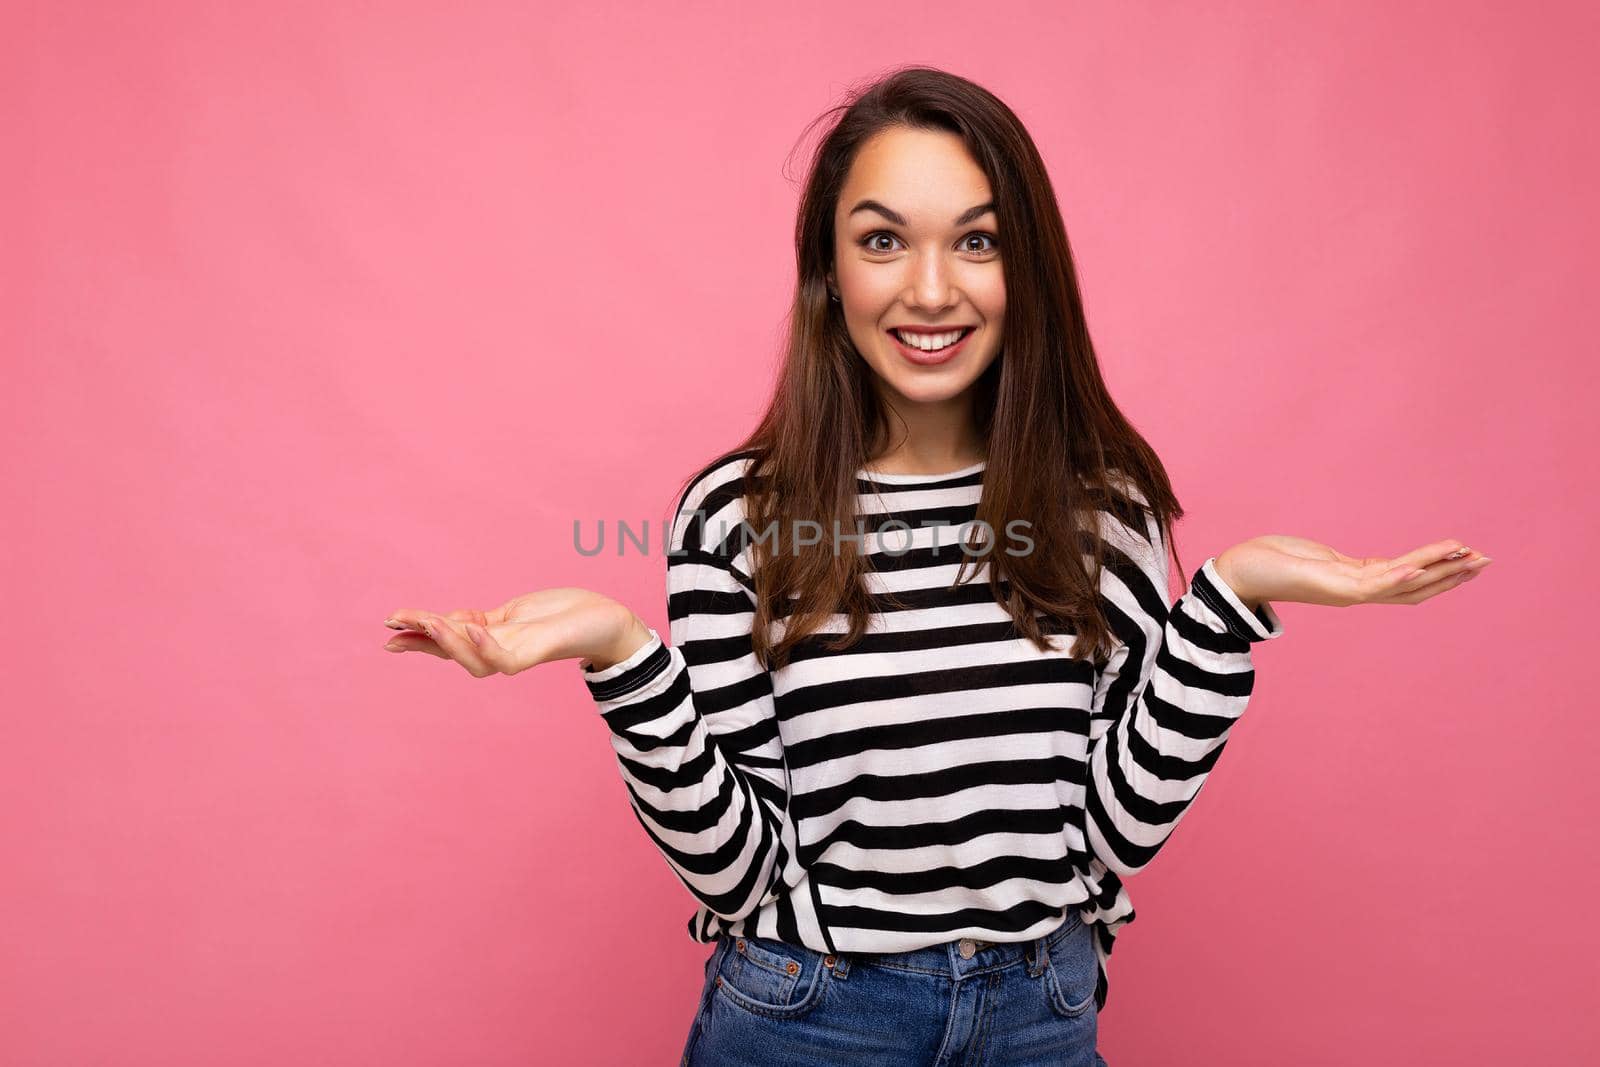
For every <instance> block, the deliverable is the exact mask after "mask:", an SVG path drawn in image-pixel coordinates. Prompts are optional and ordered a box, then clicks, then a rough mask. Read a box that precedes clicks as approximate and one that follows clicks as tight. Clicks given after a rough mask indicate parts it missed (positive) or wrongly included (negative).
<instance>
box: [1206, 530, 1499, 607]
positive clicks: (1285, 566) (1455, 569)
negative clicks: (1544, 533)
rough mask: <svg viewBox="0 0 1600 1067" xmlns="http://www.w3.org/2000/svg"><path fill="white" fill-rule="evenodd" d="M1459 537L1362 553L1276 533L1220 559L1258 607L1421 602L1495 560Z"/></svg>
mask: <svg viewBox="0 0 1600 1067" xmlns="http://www.w3.org/2000/svg"><path fill="white" fill-rule="evenodd" d="M1489 562H1490V557H1488V556H1485V555H1483V554H1482V553H1480V552H1478V551H1476V550H1474V549H1470V548H1467V547H1466V546H1465V545H1463V544H1462V543H1461V542H1460V541H1457V540H1454V539H1453V538H1452V539H1450V540H1445V541H1435V542H1434V543H1433V544H1430V545H1423V546H1422V547H1421V548H1418V549H1415V550H1413V551H1411V552H1408V553H1406V554H1405V555H1403V556H1396V557H1394V558H1393V559H1385V558H1379V557H1371V556H1369V557H1364V558H1358V557H1355V556H1347V555H1345V554H1344V553H1342V552H1338V551H1336V550H1334V549H1332V548H1329V547H1328V546H1327V545H1324V544H1318V543H1317V542H1316V541H1308V540H1306V539H1305V538H1303V537H1289V536H1286V535H1284V534H1268V535H1267V536H1265V537H1255V538H1251V539H1250V540H1249V541H1244V542H1241V543H1240V544H1237V545H1234V546H1233V547H1232V548H1229V549H1227V550H1226V551H1224V552H1223V553H1222V555H1220V556H1218V557H1217V561H1216V563H1215V567H1216V569H1217V573H1218V574H1220V575H1221V576H1222V579H1223V581H1225V582H1227V583H1228V586H1229V588H1231V589H1232V590H1233V591H1234V593H1236V594H1237V595H1238V597H1239V599H1240V600H1242V601H1244V603H1245V606H1246V607H1248V608H1250V609H1251V610H1252V611H1253V610H1255V608H1256V607H1257V605H1258V604H1260V602H1261V601H1263V600H1281V601H1290V602H1298V603H1301V604H1331V605H1333V606H1335V607H1347V606H1349V605H1351V604H1420V603H1421V602H1422V601H1424V600H1427V599H1428V598H1430V597H1435V596H1438V595H1439V594H1440V593H1442V592H1444V591H1445V590H1447V589H1454V588H1455V587H1456V586H1458V585H1460V584H1461V583H1462V582H1464V581H1466V580H1467V579H1468V577H1470V576H1471V575H1474V574H1477V573H1478V572H1479V571H1481V570H1483V568H1485V567H1487V566H1488V565H1489Z"/></svg>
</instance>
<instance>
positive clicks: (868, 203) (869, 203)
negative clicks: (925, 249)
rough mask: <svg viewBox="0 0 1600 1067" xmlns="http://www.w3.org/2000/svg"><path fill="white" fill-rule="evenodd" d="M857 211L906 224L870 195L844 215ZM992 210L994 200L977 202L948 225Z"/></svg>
mask: <svg viewBox="0 0 1600 1067" xmlns="http://www.w3.org/2000/svg"><path fill="white" fill-rule="evenodd" d="M858 211H876V212H877V213H878V214H880V215H882V216H883V217H884V218H886V219H888V220H889V221H890V222H892V223H894V224H895V225H896V226H905V225H908V223H907V222H906V220H905V216H904V215H901V214H900V213H899V212H898V211H895V210H893V209H891V208H887V207H885V206H884V205H882V204H880V203H878V201H876V200H873V199H871V198H870V197H869V198H868V199H866V200H863V201H861V202H860V203H859V204H857V205H856V206H855V207H853V208H851V209H850V215H846V216H845V217H846V218H849V217H850V216H852V215H854V214H855V213H856V212H858ZM992 211H994V201H993V200H990V201H988V202H987V203H983V204H979V205H977V206H976V207H969V208H967V210H965V211H963V212H962V213H961V214H960V215H957V216H956V220H955V221H954V222H952V223H951V224H950V225H952V226H965V225H966V224H967V223H969V222H971V221H973V220H974V219H976V218H978V217H979V216H981V215H986V214H989V213H990V212H992Z"/></svg>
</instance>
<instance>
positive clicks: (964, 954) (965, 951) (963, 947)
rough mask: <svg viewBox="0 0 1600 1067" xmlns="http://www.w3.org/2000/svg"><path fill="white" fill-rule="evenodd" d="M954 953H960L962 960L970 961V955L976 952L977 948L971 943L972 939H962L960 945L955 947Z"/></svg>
mask: <svg viewBox="0 0 1600 1067" xmlns="http://www.w3.org/2000/svg"><path fill="white" fill-rule="evenodd" d="M956 951H957V952H960V953H961V958H962V959H964V960H970V959H971V958H972V954H973V953H974V952H977V951H978V946H977V945H974V944H973V943H972V938H970V937H963V938H962V939H961V943H960V944H959V945H957V946H956Z"/></svg>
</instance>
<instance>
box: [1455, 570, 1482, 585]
mask: <svg viewBox="0 0 1600 1067" xmlns="http://www.w3.org/2000/svg"><path fill="white" fill-rule="evenodd" d="M1477 576H1478V572H1477V571H1462V572H1461V577H1460V578H1457V579H1456V584H1457V585H1461V584H1462V583H1464V582H1470V581H1472V579H1474V578H1476V577H1477Z"/></svg>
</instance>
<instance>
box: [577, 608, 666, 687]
mask: <svg viewBox="0 0 1600 1067" xmlns="http://www.w3.org/2000/svg"><path fill="white" fill-rule="evenodd" d="M671 662H672V660H671V654H670V653H669V651H668V649H667V646H666V645H665V644H664V643H663V642H662V640H661V635H660V634H659V633H657V632H656V630H655V628H654V627H651V628H650V640H648V641H646V642H645V643H644V644H642V645H640V646H639V648H638V650H637V651H635V652H634V653H633V655H631V656H629V657H628V658H627V659H625V660H622V661H620V662H618V663H613V664H612V665H611V666H609V667H607V668H605V669H604V670H599V671H595V670H590V669H588V668H587V667H585V666H584V665H583V661H582V660H579V661H578V673H579V674H580V675H581V676H582V677H583V684H584V685H586V686H588V688H589V695H590V696H592V697H593V698H594V699H595V700H596V701H597V702H600V701H610V700H616V699H617V698H618V697H622V696H626V695H627V694H629V693H632V692H634V691H635V690H637V689H641V688H643V687H644V686H645V685H648V684H649V683H650V682H651V681H653V680H654V679H656V678H659V677H661V676H662V675H663V674H665V673H666V672H667V668H668V667H669V666H671Z"/></svg>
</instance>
